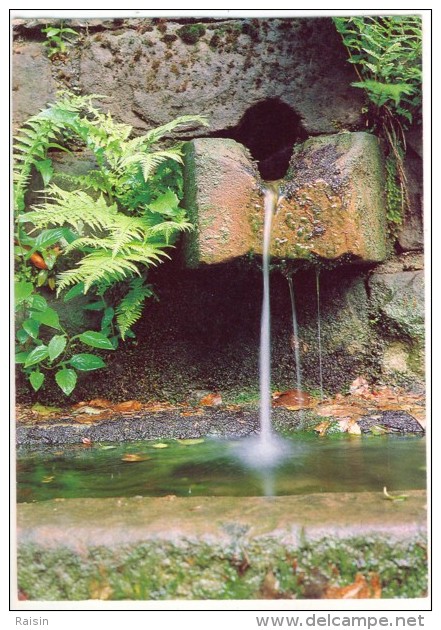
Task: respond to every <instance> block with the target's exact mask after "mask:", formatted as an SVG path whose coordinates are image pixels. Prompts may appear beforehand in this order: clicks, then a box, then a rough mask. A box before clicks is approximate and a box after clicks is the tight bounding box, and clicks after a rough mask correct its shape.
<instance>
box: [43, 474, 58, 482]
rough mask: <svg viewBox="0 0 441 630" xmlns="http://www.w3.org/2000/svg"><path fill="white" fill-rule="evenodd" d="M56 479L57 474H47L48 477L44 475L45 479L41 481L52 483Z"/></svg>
mask: <svg viewBox="0 0 441 630" xmlns="http://www.w3.org/2000/svg"><path fill="white" fill-rule="evenodd" d="M54 479H55V475H47V476H46V477H43V479H42V480H41V483H52V481H53V480H54Z"/></svg>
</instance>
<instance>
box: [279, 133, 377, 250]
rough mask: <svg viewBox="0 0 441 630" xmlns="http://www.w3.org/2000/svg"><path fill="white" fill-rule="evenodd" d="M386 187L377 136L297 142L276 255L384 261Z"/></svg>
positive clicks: (354, 135)
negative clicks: (299, 143)
mask: <svg viewBox="0 0 441 630" xmlns="http://www.w3.org/2000/svg"><path fill="white" fill-rule="evenodd" d="M383 189H384V174H383V164H382V156H381V152H380V148H379V143H378V139H377V138H376V137H375V136H373V135H370V134H368V133H363V132H358V133H344V134H336V135H333V136H321V137H318V138H311V139H310V140H307V141H306V142H305V143H304V144H302V145H300V146H297V147H295V149H294V153H293V155H292V158H291V162H290V168H289V170H288V174H287V176H286V177H285V180H284V183H283V187H282V190H283V192H284V195H285V199H284V200H283V201H282V203H281V204H280V208H279V211H278V212H277V213H276V215H275V220H274V223H273V238H274V247H273V254H274V255H276V256H278V257H287V258H297V257H299V258H308V257H310V256H311V254H313V255H315V256H318V257H321V258H326V259H330V260H333V259H336V258H340V257H342V256H349V257H355V258H357V259H358V260H360V261H363V262H379V261H382V260H384V258H385V257H386V219H385V210H384V197H383Z"/></svg>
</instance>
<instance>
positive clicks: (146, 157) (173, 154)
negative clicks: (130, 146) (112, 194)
mask: <svg viewBox="0 0 441 630" xmlns="http://www.w3.org/2000/svg"><path fill="white" fill-rule="evenodd" d="M166 160H174V161H175V162H179V163H180V164H182V163H183V162H182V154H181V150H180V148H179V147H176V148H174V149H168V150H166V151H155V152H154V153H134V154H133V155H128V156H127V157H124V158H123V159H122V160H120V162H119V168H120V169H124V168H126V167H127V166H128V165H129V164H139V165H140V166H141V169H142V174H143V177H144V181H147V180H148V179H149V177H150V176H151V175H152V174H153V173H154V171H155V170H156V169H157V168H158V166H159V165H160V164H162V162H165V161H166Z"/></svg>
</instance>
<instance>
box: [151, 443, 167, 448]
mask: <svg viewBox="0 0 441 630" xmlns="http://www.w3.org/2000/svg"><path fill="white" fill-rule="evenodd" d="M152 447H153V448H168V444H164V442H158V443H157V444H152Z"/></svg>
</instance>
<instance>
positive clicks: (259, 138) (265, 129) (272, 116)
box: [216, 98, 307, 181]
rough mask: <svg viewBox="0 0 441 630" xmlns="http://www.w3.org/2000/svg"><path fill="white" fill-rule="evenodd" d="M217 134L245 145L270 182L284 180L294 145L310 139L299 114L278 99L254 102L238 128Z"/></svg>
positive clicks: (265, 178) (262, 174) (264, 177)
mask: <svg viewBox="0 0 441 630" xmlns="http://www.w3.org/2000/svg"><path fill="white" fill-rule="evenodd" d="M216 136H217V137H219V136H220V137H223V138H232V139H233V140H236V141H237V142H240V143H241V144H244V145H245V146H246V147H247V148H248V149H249V150H250V152H251V155H252V156H253V158H254V159H255V160H256V161H257V162H258V165H259V171H260V174H261V176H262V178H263V179H264V180H267V181H271V180H274V179H281V178H282V177H283V176H284V175H285V174H286V171H287V169H288V165H289V160H290V158H291V154H292V148H293V145H294V144H295V143H296V142H301V141H303V140H306V138H307V134H306V132H305V130H304V129H303V127H302V124H301V120H300V116H298V114H296V113H295V111H294V110H293V109H291V107H289V105H286V104H285V103H283V102H282V101H280V100H279V99H276V98H271V99H268V100H266V101H262V102H260V103H257V104H256V105H253V106H252V107H250V108H249V109H248V110H247V111H246V112H245V114H244V115H243V117H242V120H241V121H240V122H239V124H238V125H237V126H236V127H231V128H230V129H226V130H225V131H223V132H221V133H217V134H216Z"/></svg>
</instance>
